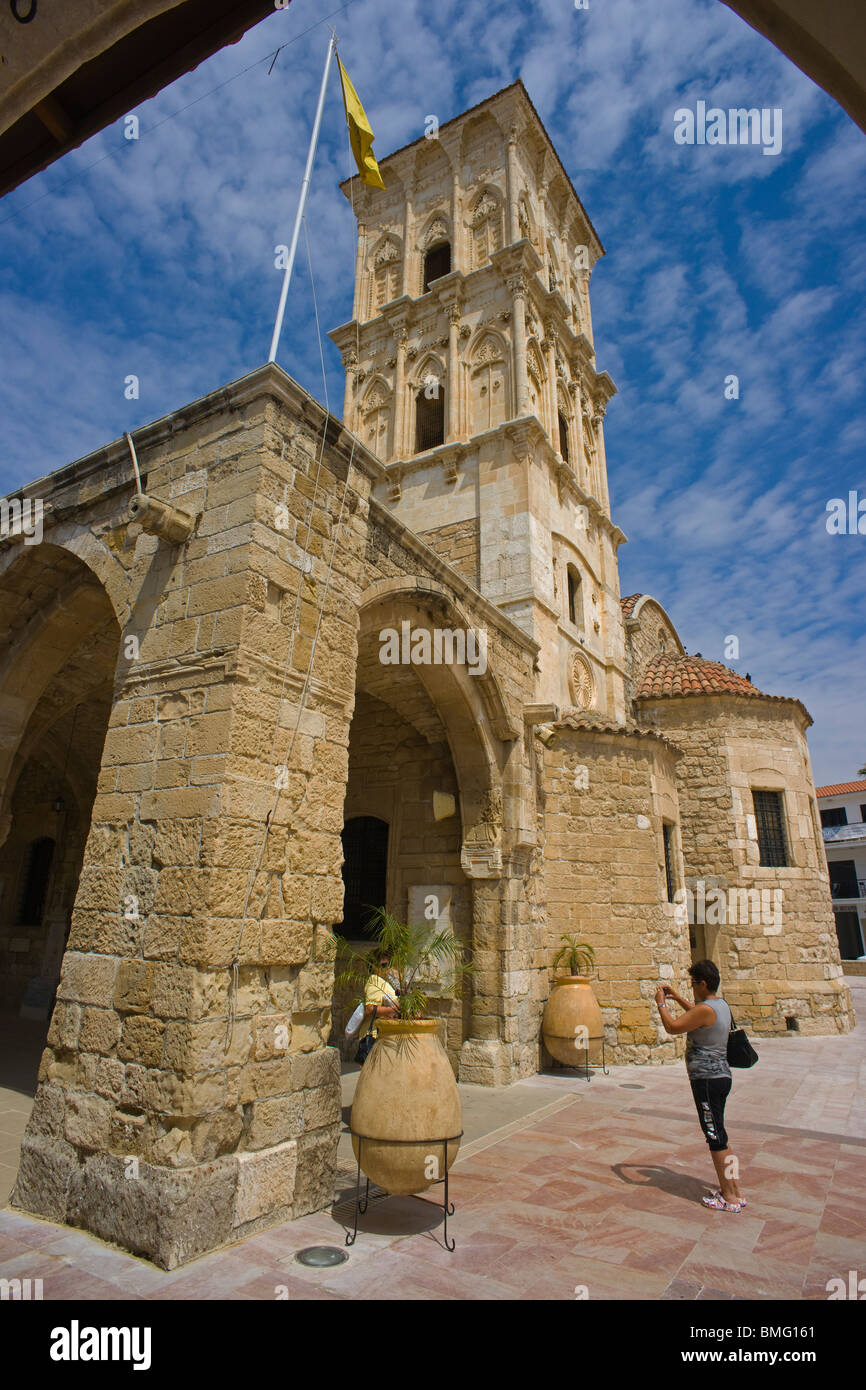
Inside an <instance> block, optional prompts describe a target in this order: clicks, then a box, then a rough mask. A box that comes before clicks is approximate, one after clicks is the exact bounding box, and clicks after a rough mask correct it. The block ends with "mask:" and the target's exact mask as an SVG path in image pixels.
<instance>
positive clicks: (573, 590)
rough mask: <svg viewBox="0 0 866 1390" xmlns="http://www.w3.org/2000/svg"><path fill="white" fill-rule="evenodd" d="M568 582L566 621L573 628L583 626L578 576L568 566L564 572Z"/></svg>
mask: <svg viewBox="0 0 866 1390" xmlns="http://www.w3.org/2000/svg"><path fill="white" fill-rule="evenodd" d="M566 577H567V581H568V621H569V622H570V623H574V626H575V627H582V626H583V602H582V599H581V593H580V575H579V574H578V572H577V570H576V569H575V568H574V565H569V566H568V569H567V571H566Z"/></svg>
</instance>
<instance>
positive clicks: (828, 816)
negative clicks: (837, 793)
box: [821, 806, 848, 825]
mask: <svg viewBox="0 0 866 1390" xmlns="http://www.w3.org/2000/svg"><path fill="white" fill-rule="evenodd" d="M821 824H822V825H847V824H848V812H847V811H846V810H845V807H844V806H828V807H826V809H825V810H823V811H822V812H821Z"/></svg>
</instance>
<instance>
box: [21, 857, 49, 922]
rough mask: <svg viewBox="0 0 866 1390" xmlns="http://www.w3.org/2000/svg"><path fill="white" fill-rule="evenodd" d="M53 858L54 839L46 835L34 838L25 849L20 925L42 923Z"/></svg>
mask: <svg viewBox="0 0 866 1390" xmlns="http://www.w3.org/2000/svg"><path fill="white" fill-rule="evenodd" d="M53 858H54V841H53V840H52V839H50V838H49V837H48V836H47V835H46V836H45V837H44V838H43V839H41V840H34V841H33V843H32V844H31V845H30V846H29V848H28V850H27V863H26V868H25V871H24V888H23V891H22V893H21V906H20V908H19V910H18V923H19V925H20V926H22V927H38V926H41V925H42V914H43V912H44V911H45V897H46V894H47V893H48V879H49V875H50V874H51V862H52V860H53Z"/></svg>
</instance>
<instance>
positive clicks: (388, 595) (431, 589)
mask: <svg viewBox="0 0 866 1390" xmlns="http://www.w3.org/2000/svg"><path fill="white" fill-rule="evenodd" d="M359 611H360V617H361V634H362V636H364V635H366V636H367V637H369V635H370V634H371V633H372V632H373V631H374V629H375V631H376V632H381V631H383V630H385V629H386V628H392V629H394V630H395V631H397V632H400V631H401V624H402V623H403V622H404V621H408V622H409V623H410V626H411V628H412V629H417V628H426V629H427V630H432V629H433V628H434V627H439V628H448V629H449V630H452V631H453V630H456V629H460V630H462V631H464V632H467V631H468V630H469V629H470V628H472V629H474V630H476V631H477V628H478V625H477V624H474V623H472V621H471V620H470V618H469V617H468V615H467V614H466V612H465V611H464V610H463V608H462V606H461V605H459V604H458V603H457V602H456V600H455V599H454V598H453V596H451V595H450V594H449V593H448V591H447V590H446V589H445V588H444V587H443V586H442V585H440V584H438V583H437V582H436V581H434V580H422V579H418V580H416V581H415V582H414V583H410V584H407V583H406V581H405V579H394V580H390V579H389V580H380V581H377V582H376V583H374V584H372V585H371V586H370V587H369V588H368V589H367V590H366V591H365V593H364V594H363V595H362V597H361V602H360V606H359ZM412 671H413V672H414V673H415V675H416V676H417V677H418V680H419V681H420V682H421V684H422V686H423V687H424V689H425V691H426V693H427V695H428V696H429V698H430V700H431V701H432V703H433V705H434V707H435V709H436V711H437V713H438V714H439V716H440V717H441V719H442V723H443V725H444V728H445V732H446V736H447V739H448V744H449V746H450V748H451V754H452V759H453V762H454V768H455V772H456V775H457V780H458V784H459V787H460V810H461V818H462V824H463V853H462V856H461V857H462V859H463V862H464V868H465V869H466V870H467V872H469V873H470V876H472V877H475V876H479V877H487V876H489V875H490V874H492V873H496V872H498V870H499V868H500V867H501V844H500V836H499V834H494V833H491V834H488V832H487V831H485V830H484V829H483V827H484V826H490V825H492V824H494V823H495V824H496V825H498V827H499V829H500V830H501V800H502V784H501V774H500V771H499V759H498V756H497V747H496V744H497V741H498V740H500V739H502V738H503V737H508V736H510V735H511V728H510V720H509V717H508V713H507V709H506V705H505V702H504V699H503V696H502V691H501V687H500V684H499V681H498V679H497V677H496V674H495V672H494V671H493V670H492V669H491V667H490V664H489V660H488V661H487V664H486V669H485V670H484V672H483V673H481V674H479V675H477V676H471V675H469V674H468V671H467V670H466V669H465V668H464V667H462V666H458V665H456V664H449V663H446V662H443V663H442V664H438V665H437V664H430V665H413V666H412ZM492 804H498V806H499V808H500V815H499V819H498V821H495V818H494V821H491V819H490V808H491V805H492ZM467 865H468V868H467Z"/></svg>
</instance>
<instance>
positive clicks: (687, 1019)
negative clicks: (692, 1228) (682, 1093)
mask: <svg viewBox="0 0 866 1390" xmlns="http://www.w3.org/2000/svg"><path fill="white" fill-rule="evenodd" d="M689 975H690V976H691V980H692V992H693V994H694V997H695V1000H694V1004H689V1003H688V1001H687V1000H685V999H683V998H681V996H680V995H679V994H677V993H676V991H675V990H673V989H671V987H670V985H660V986H659V988H658V989H657V990H656V1004H657V1005H658V1010H659V1015H660V1017H661V1021H662V1024H663V1025H664V1029H665V1032H666V1033H672V1034H677V1033H685V1034H686V1072H687V1073H688V1078H689V1081H690V1083H691V1087H692V1095H693V1096H694V1100H695V1105H696V1107H697V1111H698V1119H699V1120H700V1123H701V1129H702V1130H703V1132H704V1137H705V1138H706V1141H707V1144H708V1145H709V1149H710V1155H711V1157H712V1160H713V1165H714V1167H715V1170H716V1175H717V1177H718V1179H719V1187H718V1190H717V1191H715V1192H713V1193H712V1195H711V1196H709V1197H704V1198H703V1199H702V1200H703V1202H704V1205H705V1206H708V1207H712V1208H713V1209H714V1210H716V1211H742V1209H743V1207H744V1206H745V1205H746V1199H745V1198H744V1197H743V1195H742V1193H741V1192H740V1185H739V1182H738V1176H739V1169H740V1165H739V1162H738V1160H737V1159H736V1158H735V1156H734V1155H733V1154H732V1153H731V1151H730V1150H729V1148H728V1136H727V1132H726V1130H725V1102H726V1100H727V1099H728V1096H729V1094H730V1090H731V1069H730V1067H729V1066H728V1033H729V1032H730V1029H731V1010H730V1008H729V1006H728V1005H727V1003H726V1002H725V1000H724V999H722V998H721V996H720V995H719V994H717V993H716V991H717V990H718V988H719V983H720V976H719V971H718V967H717V966H716V965H715V964H714V963H713V961H711V960H699V961H697V962H696V963H695V964H694V965H692V966H691V967H690V969H689ZM668 999H673V1000H674V1001H675V1002H676V1003H677V1004H679V1005H680V1006H681V1008H683V1009H685V1011H686V1012H685V1013H684V1014H681V1015H680V1016H679V1018H674V1017H673V1015H672V1014H671V1013H670V1011H669V1010H668V1008H667V1007H666V1002H667V1000H668Z"/></svg>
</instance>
